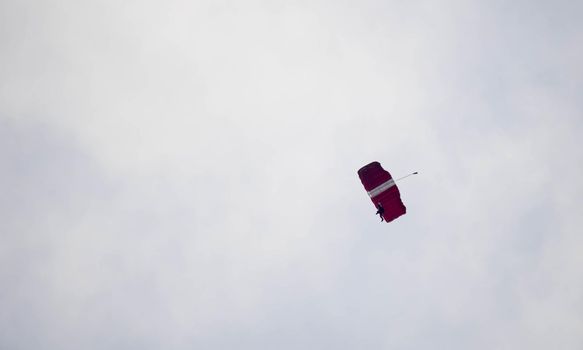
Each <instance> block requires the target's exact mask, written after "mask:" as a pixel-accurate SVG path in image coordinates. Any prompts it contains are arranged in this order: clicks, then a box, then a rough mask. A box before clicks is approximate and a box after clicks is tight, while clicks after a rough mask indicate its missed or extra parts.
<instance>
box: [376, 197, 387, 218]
mask: <svg viewBox="0 0 583 350" xmlns="http://www.w3.org/2000/svg"><path fill="white" fill-rule="evenodd" d="M384 214H385V208H383V206H382V205H381V203H380V202H379V203H378V204H377V213H376V214H375V215H378V216H380V217H381V222H383V221H385V218H384V216H383V215H384Z"/></svg>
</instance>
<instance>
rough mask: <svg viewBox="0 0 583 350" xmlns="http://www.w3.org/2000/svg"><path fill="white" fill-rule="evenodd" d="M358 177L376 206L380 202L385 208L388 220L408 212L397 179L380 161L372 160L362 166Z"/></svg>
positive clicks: (385, 215)
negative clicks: (394, 178)
mask: <svg viewBox="0 0 583 350" xmlns="http://www.w3.org/2000/svg"><path fill="white" fill-rule="evenodd" d="M358 177H360V181H361V182H362V184H363V185H364V189H365V190H366V192H367V193H368V196H369V197H370V199H371V201H372V203H373V204H374V205H375V207H376V206H377V204H378V203H380V204H381V205H382V206H383V208H384V209H385V212H384V215H383V216H384V218H385V221H386V222H390V221H393V220H395V219H396V218H398V217H399V216H401V215H403V214H405V213H406V212H407V208H405V205H404V204H403V202H402V201H401V194H400V193H399V189H398V188H397V185H396V184H395V180H393V178H392V177H391V174H389V172H388V171H386V170H385V169H383V167H382V166H381V164H380V163H379V162H372V163H370V164H367V165H365V166H363V167H362V168H360V169H359V170H358Z"/></svg>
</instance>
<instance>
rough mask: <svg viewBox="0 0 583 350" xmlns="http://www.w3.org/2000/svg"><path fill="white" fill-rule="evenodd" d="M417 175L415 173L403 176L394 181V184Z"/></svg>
mask: <svg viewBox="0 0 583 350" xmlns="http://www.w3.org/2000/svg"><path fill="white" fill-rule="evenodd" d="M417 174H418V173H417V172H414V173H411V174H409V175H405V176H403V177H400V178H398V179H396V180H395V182H397V181H399V180H403V179H404V178H407V177H409V176H411V175H417Z"/></svg>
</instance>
